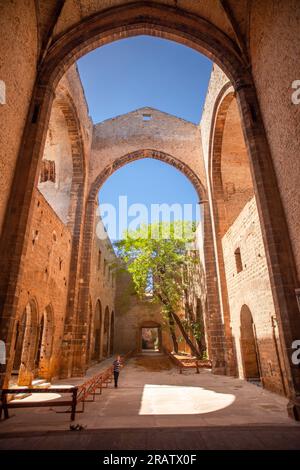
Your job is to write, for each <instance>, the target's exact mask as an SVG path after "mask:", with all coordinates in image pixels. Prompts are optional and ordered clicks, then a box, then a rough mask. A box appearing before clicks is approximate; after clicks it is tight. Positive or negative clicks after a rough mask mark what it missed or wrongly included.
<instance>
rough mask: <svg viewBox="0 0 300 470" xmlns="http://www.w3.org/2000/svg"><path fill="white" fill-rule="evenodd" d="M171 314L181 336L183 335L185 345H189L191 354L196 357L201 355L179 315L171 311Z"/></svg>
mask: <svg viewBox="0 0 300 470" xmlns="http://www.w3.org/2000/svg"><path fill="white" fill-rule="evenodd" d="M171 315H172V317H173V319H174V320H175V322H176V324H177V326H178V328H179V330H180V332H181V334H182V336H183V337H184V339H185V341H186V343H187V345H188V346H189V347H190V349H191V352H192V354H193V355H194V356H196V357H200V356H201V354H200V352H199V351H198V349H197V348H196V346H195V345H194V343H193V342H192V341H191V339H190V337H189V335H188V334H187V332H186V331H185V329H184V327H183V325H182V323H181V320H180V318H179V316H178V315H177V314H176V313H175V312H171Z"/></svg>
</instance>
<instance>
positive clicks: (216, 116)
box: [200, 66, 284, 393]
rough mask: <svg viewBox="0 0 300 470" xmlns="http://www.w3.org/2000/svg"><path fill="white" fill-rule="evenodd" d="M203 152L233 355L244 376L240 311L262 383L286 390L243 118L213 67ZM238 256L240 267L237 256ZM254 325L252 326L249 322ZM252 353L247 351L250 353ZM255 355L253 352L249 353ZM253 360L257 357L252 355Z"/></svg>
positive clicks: (204, 117)
mask: <svg viewBox="0 0 300 470" xmlns="http://www.w3.org/2000/svg"><path fill="white" fill-rule="evenodd" d="M200 128H201V135H202V142H203V155H204V160H205V167H206V171H207V175H208V177H207V179H208V194H209V200H210V205H211V208H212V216H213V221H214V223H213V226H214V237H215V249H216V251H217V253H218V276H219V289H220V297H221V298H222V309H223V317H224V321H225V327H226V325H227V330H226V336H227V338H228V335H232V353H231V354H232V357H233V360H234V361H235V363H236V365H237V370H236V372H237V374H238V375H239V376H240V377H244V376H245V374H244V362H245V360H246V361H248V363H249V356H250V355H251V354H252V353H251V354H250V353H249V351H248V353H249V354H248V359H247V358H246V357H245V356H244V357H243V355H242V352H241V341H242V339H241V331H242V333H243V334H245V332H244V331H243V328H244V325H242V324H241V310H242V307H243V306H244V305H246V306H247V307H248V308H249V309H250V311H251V313H252V317H253V323H254V328H255V329H256V337H257V338H256V342H257V347H258V351H259V357H258V361H259V363H260V367H261V370H260V375H261V378H262V381H263V383H264V386H265V387H267V388H269V389H271V390H275V391H277V392H279V393H284V385H283V384H282V376H281V369H280V367H282V364H281V363H280V359H279V356H281V355H282V350H281V346H280V342H279V340H278V329H277V321H276V315H275V307H274V302H273V296H272V291H271V284H270V276H269V271H268V267H267V261H266V254H265V248H264V244H263V238H262V232H261V227H260V221H259V215H258V210H257V204H256V200H255V196H254V188H253V181H252V177H251V173H250V163H249V156H248V152H247V150H246V145H245V141H244V137H243V133H242V127H241V118H240V115H239V110H238V107H237V103H236V100H235V98H234V95H233V94H232V88H231V87H230V83H229V82H228V79H227V77H226V76H225V75H224V73H223V72H222V71H221V70H220V69H219V67H216V66H214V68H213V72H212V75H211V80H210V84H209V89H208V93H207V97H206V102H205V106H204V112H203V115H202V120H201V123H200ZM239 254H240V256H241V264H242V271H241V272H237V271H238V270H239V269H240V266H238V264H237V263H240V260H237V258H238V257H239ZM251 328H252V326H251ZM250 352H251V351H250ZM252 355H253V354H252ZM253 357H254V358H255V355H254V356H253Z"/></svg>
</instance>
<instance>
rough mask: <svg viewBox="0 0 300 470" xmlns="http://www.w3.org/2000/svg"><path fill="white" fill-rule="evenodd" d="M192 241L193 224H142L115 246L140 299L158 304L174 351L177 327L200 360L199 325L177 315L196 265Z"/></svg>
mask: <svg viewBox="0 0 300 470" xmlns="http://www.w3.org/2000/svg"><path fill="white" fill-rule="evenodd" d="M194 242H195V224H194V223H192V222H182V221H179V222H171V223H169V222H160V223H155V224H149V225H143V226H141V227H140V228H139V229H138V230H135V231H127V232H125V234H124V238H123V239H122V240H120V241H118V242H116V243H115V245H116V248H117V251H118V255H119V256H120V257H121V259H122V260H123V261H124V262H125V266H126V269H127V270H128V271H129V273H130V274H131V276H132V279H133V283H134V286H135V289H136V292H137V294H138V295H139V297H140V298H145V297H148V298H149V295H150V296H151V298H152V301H153V302H159V303H160V304H161V306H162V312H163V315H164V319H165V321H166V324H167V325H168V327H169V331H170V334H171V337H172V341H173V346H174V351H175V352H178V338H177V337H176V325H177V327H178V329H179V331H180V334H181V335H182V337H183V338H184V340H185V341H186V343H187V344H188V345H189V347H190V349H191V351H192V353H193V354H194V355H195V356H197V357H199V356H200V357H202V355H203V352H204V351H201V349H199V344H200V342H199V337H200V336H201V334H203V331H200V328H201V325H200V324H199V325H198V324H197V321H196V320H195V319H193V318H191V316H188V317H187V318H185V319H181V318H180V316H179V315H178V311H179V310H180V309H181V307H182V305H183V302H184V298H185V293H186V292H187V289H188V283H189V281H190V280H191V273H192V272H193V271H194V270H195V269H197V264H198V263H199V257H198V256H194V251H193V250H192V248H193V246H194ZM187 273H189V275H187ZM193 339H195V340H196V341H193Z"/></svg>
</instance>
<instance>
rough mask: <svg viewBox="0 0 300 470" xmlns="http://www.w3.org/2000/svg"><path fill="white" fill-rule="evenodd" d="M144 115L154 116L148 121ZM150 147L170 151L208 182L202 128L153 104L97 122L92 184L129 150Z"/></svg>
mask: <svg viewBox="0 0 300 470" xmlns="http://www.w3.org/2000/svg"><path fill="white" fill-rule="evenodd" d="M143 116H151V118H150V120H147V121H145V120H144V118H143ZM144 149H150V150H155V151H158V152H162V153H165V154H167V155H171V156H172V157H174V158H176V159H178V160H179V161H181V162H183V163H184V164H186V165H187V166H188V167H189V168H190V169H191V170H193V171H194V172H195V174H196V175H197V176H198V178H199V179H200V181H201V182H202V184H203V185H204V186H205V172H204V167H203V159H202V146H201V137H200V132H199V129H198V127H197V126H196V125H194V124H192V123H190V122H187V121H184V120H183V119H179V118H176V117H175V116H171V115H170V114H167V113H163V112H161V111H158V110H156V109H152V108H141V109H138V110H136V111H133V112H131V113H128V114H125V115H122V116H118V117H116V118H113V119H109V120H107V121H104V122H102V123H99V124H96V125H95V126H94V132H93V143H92V150H91V158H90V170H89V184H90V185H92V184H93V182H94V181H95V180H96V178H97V176H98V175H99V174H100V173H101V172H102V171H103V170H104V169H105V168H108V167H110V166H113V164H115V162H117V161H118V159H120V158H121V157H124V156H125V155H127V154H130V153H133V152H137V151H138V150H144Z"/></svg>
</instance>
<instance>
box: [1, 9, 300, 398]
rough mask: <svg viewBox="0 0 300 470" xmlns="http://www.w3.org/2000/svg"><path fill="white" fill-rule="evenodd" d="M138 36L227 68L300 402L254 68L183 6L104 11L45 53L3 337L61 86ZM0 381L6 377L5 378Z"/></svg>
mask: <svg viewBox="0 0 300 470" xmlns="http://www.w3.org/2000/svg"><path fill="white" fill-rule="evenodd" d="M138 34H149V35H159V36H160V37H165V38H168V39H171V40H175V41H177V42H181V43H183V44H186V45H188V46H190V47H193V48H194V49H196V50H198V51H199V52H202V53H204V54H205V55H207V56H208V57H210V58H211V59H212V60H214V61H215V62H216V63H217V64H218V65H220V67H221V68H223V70H224V71H225V73H226V74H227V75H228V76H229V78H230V80H231V81H232V84H233V86H234V89H235V91H236V93H237V100H238V104H239V109H240V112H241V116H242V124H243V130H244V133H245V137H246V142H247V146H248V148H249V153H250V157H251V170H252V173H253V176H254V182H255V188H256V192H257V195H258V206H259V212H260V215H261V221H262V225H263V233H264V240H265V244H266V247H267V248H266V251H267V259H268V265H269V269H270V271H271V279H272V289H273V295H274V298H275V303H276V308H277V313H278V319H279V325H280V332H281V336H282V338H283V339H284V344H285V365H286V373H287V374H288V381H289V385H290V395H291V397H292V398H293V399H294V398H295V396H296V395H297V397H298V396H299V400H300V390H299V383H300V380H299V374H300V372H299V370H297V369H295V368H294V367H293V365H292V364H291V360H290V356H291V354H290V353H291V350H290V348H291V344H292V342H293V340H294V339H297V337H298V334H299V332H300V319H299V312H298V306H297V301H296V298H295V295H294V290H295V288H296V287H297V285H298V280H297V274H296V269H295V261H294V257H293V252H292V248H291V243H290V240H289V237H288V236H287V234H288V230H287V224H286V220H285V214H284V211H283V208H282V204H281V200H280V195H279V191H278V185H277V181H276V175H275V172H274V168H273V163H272V159H271V155H270V151H269V146H268V143H267V139H266V135H265V131H264V126H263V122H262V119H261V115H260V110H259V106H258V102H257V97H256V92H255V88H254V85H253V81H252V77H251V73H250V72H249V68H248V64H247V62H246V61H245V58H244V55H243V54H242V53H241V52H240V50H239V49H238V48H237V47H236V45H235V44H234V43H233V42H232V41H231V40H230V38H229V37H228V36H227V35H226V34H224V33H222V32H221V31H220V30H219V29H218V28H217V27H215V26H213V25H212V24H211V23H209V22H208V21H207V20H204V19H203V18H201V17H199V16H197V15H193V14H187V13H186V12H185V11H184V10H182V9H180V8H175V7H171V6H167V5H162V4H156V3H152V2H151V3H148V2H147V4H145V2H134V3H132V4H128V5H126V6H120V7H114V8H110V9H107V10H105V11H102V12H101V13H100V14H96V15H93V16H91V17H88V18H85V19H84V20H82V21H81V22H79V23H78V24H77V25H75V26H74V27H72V28H70V29H69V30H68V31H67V32H65V33H64V34H62V35H60V36H59V37H58V38H57V39H56V40H55V41H53V42H52V43H51V44H50V47H49V49H48V50H47V53H46V54H45V55H44V56H43V63H42V65H41V67H40V68H39V75H38V78H37V80H36V85H35V89H34V92H33V96H32V102H31V108H30V112H29V114H28V120H27V123H26V126H25V132H24V138H23V141H22V145H21V146H20V148H21V150H20V154H19V158H18V162H17V167H16V172H15V179H14V185H13V190H12V194H11V198H10V201H9V204H8V210H7V215H6V219H5V223H4V228H3V234H2V238H1V245H0V259H1V263H2V264H1V270H0V272H1V277H0V296H1V301H0V305H1V309H2V317H3V320H2V323H1V330H3V332H4V333H3V335H2V336H3V337H4V338H5V340H6V341H7V343H11V334H12V331H13V329H12V324H14V321H15V317H16V311H17V308H18V306H17V305H18V301H17V297H18V296H17V288H18V280H19V278H20V273H21V272H22V263H21V260H22V254H23V253H24V252H25V251H26V247H27V242H28V238H29V233H28V230H29V229H28V225H29V224H28V221H29V220H30V217H31V214H32V206H33V198H32V194H33V189H34V185H35V182H36V178H37V175H38V168H39V162H40V160H41V155H42V149H43V145H44V141H45V133H46V129H47V125H48V121H49V111H50V108H51V104H52V100H53V94H54V89H55V87H56V85H57V83H58V81H59V79H60V78H61V76H62V74H63V73H64V71H65V70H66V69H67V68H68V66H69V65H70V64H71V63H73V62H74V61H75V60H76V59H77V58H79V57H80V56H82V55H83V54H84V53H86V52H88V51H90V50H92V49H94V48H95V47H98V46H101V45H103V44H106V43H108V42H111V41H113V40H116V39H121V38H123V37H129V36H134V35H138ZM82 38H85V40H84V41H83V40H82ZM212 252H213V247H212ZM216 308H218V307H217V305H216ZM8 332H9V333H8ZM7 336H9V337H7ZM9 355H11V354H9ZM9 367H11V360H10V358H8V368H9ZM1 376H2V378H3V373H2V374H1Z"/></svg>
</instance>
